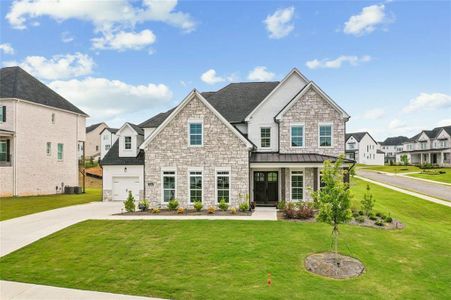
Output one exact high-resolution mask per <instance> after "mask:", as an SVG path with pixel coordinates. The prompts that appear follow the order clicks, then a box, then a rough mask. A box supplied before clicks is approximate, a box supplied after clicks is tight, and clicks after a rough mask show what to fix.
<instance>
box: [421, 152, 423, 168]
mask: <svg viewBox="0 0 451 300" xmlns="http://www.w3.org/2000/svg"><path fill="white" fill-rule="evenodd" d="M422 164H423V153H420V165H422Z"/></svg>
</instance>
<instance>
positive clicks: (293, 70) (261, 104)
mask: <svg viewBox="0 0 451 300" xmlns="http://www.w3.org/2000/svg"><path fill="white" fill-rule="evenodd" d="M293 74H297V75H299V77H301V79H302V80H304V81H305V83H306V84H307V83H308V82H309V80H308V79H307V77H305V76H304V75H303V74H302V73H301V72H299V70H298V69H296V68H293V69H292V70H291V71H290V72H289V73H288V74H287V75H286V76H285V77H284V78H283V79H282V81H280V82H279V84H278V85H277V86H276V87H275V88H274V89H273V90H272V91H271V92H270V93H269V94H268V95H267V96H266V97H265V99H263V101H261V102H260V103H259V104H258V105H257V106H256V107H255V108H254V109H253V110H252V111H251V112H250V114H248V115H247V116H246V118H245V119H244V121H245V122H249V121H250V120H251V116H252V115H253V114H254V113H255V112H256V111H257V110H259V109H260V107H262V106H263V104H264V103H265V102H266V101H267V100H268V99H269V98H271V97H272V95H273V94H274V93H275V92H276V91H277V90H279V89H280V87H281V86H282V85H284V84H285V82H286V81H287V80H288V78H290V77H291V76H292V75H293Z"/></svg>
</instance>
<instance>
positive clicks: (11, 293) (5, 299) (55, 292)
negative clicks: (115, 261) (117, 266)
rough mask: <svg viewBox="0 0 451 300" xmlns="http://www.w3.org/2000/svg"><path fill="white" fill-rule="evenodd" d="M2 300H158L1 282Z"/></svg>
mask: <svg viewBox="0 0 451 300" xmlns="http://www.w3.org/2000/svg"><path fill="white" fill-rule="evenodd" d="M0 299H2V300H158V299H159V298H148V297H139V296H129V295H121V294H111V293H102V292H94V291H85V290H76V289H67V288H59V287H53V286H46V285H37V284H29V283H21V282H12V281H3V280H1V281H0Z"/></svg>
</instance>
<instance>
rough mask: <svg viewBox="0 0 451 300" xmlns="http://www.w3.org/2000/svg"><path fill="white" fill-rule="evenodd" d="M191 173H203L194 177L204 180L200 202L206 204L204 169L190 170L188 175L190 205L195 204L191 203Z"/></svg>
mask: <svg viewBox="0 0 451 300" xmlns="http://www.w3.org/2000/svg"><path fill="white" fill-rule="evenodd" d="M191 172H201V174H200V175H192V176H200V177H201V178H202V198H201V199H200V202H202V204H203V203H204V196H205V193H204V190H205V189H204V186H205V185H204V169H203V168H188V171H187V175H188V184H187V186H188V205H193V204H194V202H191Z"/></svg>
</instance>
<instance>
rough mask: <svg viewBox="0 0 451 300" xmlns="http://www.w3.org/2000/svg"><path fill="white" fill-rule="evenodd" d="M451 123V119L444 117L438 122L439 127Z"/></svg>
mask: <svg viewBox="0 0 451 300" xmlns="http://www.w3.org/2000/svg"><path fill="white" fill-rule="evenodd" d="M450 125H451V119H443V120H441V121H440V122H438V123H437V126H438V127H442V126H450Z"/></svg>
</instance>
